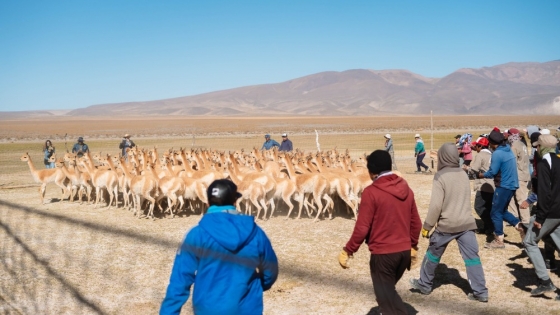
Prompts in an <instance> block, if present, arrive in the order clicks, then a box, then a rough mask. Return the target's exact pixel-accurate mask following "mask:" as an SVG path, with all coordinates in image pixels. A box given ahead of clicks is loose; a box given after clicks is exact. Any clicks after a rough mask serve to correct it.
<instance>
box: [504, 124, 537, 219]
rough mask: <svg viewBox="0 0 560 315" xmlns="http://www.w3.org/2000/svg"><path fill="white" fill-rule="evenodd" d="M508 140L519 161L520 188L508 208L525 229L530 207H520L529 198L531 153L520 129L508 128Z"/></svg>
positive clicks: (518, 176) (518, 177)
mask: <svg viewBox="0 0 560 315" xmlns="http://www.w3.org/2000/svg"><path fill="white" fill-rule="evenodd" d="M507 141H508V142H509V144H510V146H511V152H513V155H515V159H516V162H517V179H518V180H519V188H517V190H516V191H515V194H514V195H513V198H511V201H510V202H509V206H508V210H509V212H511V213H513V215H517V216H519V220H520V221H521V224H522V225H523V228H524V229H525V228H526V227H527V226H528V225H529V219H530V217H531V215H530V213H529V212H530V211H529V209H528V208H522V207H520V205H521V203H522V202H523V201H525V199H527V196H528V194H529V188H528V187H529V181H530V180H531V174H530V173H529V154H528V152H527V146H526V145H525V144H524V143H523V142H521V135H520V134H519V130H517V129H515V128H511V129H508V138H507Z"/></svg>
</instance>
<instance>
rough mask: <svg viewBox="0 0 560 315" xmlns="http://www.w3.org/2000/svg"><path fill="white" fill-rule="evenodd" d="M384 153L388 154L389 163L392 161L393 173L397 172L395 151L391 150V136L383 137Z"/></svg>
mask: <svg viewBox="0 0 560 315" xmlns="http://www.w3.org/2000/svg"><path fill="white" fill-rule="evenodd" d="M385 151H387V152H389V155H390V156H391V161H393V171H396V170H397V162H396V161H395V150H394V149H393V138H392V137H391V134H386V135H385Z"/></svg>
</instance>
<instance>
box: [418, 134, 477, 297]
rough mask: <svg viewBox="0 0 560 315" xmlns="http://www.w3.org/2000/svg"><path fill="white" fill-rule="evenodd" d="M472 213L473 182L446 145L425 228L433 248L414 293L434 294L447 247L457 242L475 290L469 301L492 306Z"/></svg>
mask: <svg viewBox="0 0 560 315" xmlns="http://www.w3.org/2000/svg"><path fill="white" fill-rule="evenodd" d="M471 211H472V210H471V193H470V183H469V178H468V177H467V174H466V173H465V172H464V171H463V170H462V169H461V168H460V167H459V152H458V150H457V147H456V146H455V145H454V144H453V143H450V142H449V143H444V144H443V145H442V146H441V148H440V149H439V151H438V170H437V173H436V174H435V176H434V181H433V185H432V196H431V199H430V206H429V209H428V215H427V216H426V219H425V220H424V224H423V226H422V236H423V237H425V238H429V239H430V245H429V247H428V250H427V251H426V255H425V256H424V260H423V261H422V266H421V269H420V278H419V279H414V278H412V279H410V285H411V287H412V289H414V290H418V291H420V293H422V294H425V295H427V294H430V293H431V291H432V286H433V279H434V276H435V272H436V267H437V266H438V264H439V262H440V259H441V257H442V256H443V253H444V252H445V249H446V248H447V245H448V244H449V243H450V242H451V241H453V240H456V241H457V243H458V245H459V251H460V252H461V256H462V257H463V260H464V262H465V266H466V268H467V278H468V280H469V284H470V285H471V288H472V290H473V293H469V294H468V296H467V297H468V299H469V300H474V301H480V302H488V288H487V287H486V280H485V277H484V270H483V269H482V263H481V261H480V256H479V254H478V243H477V241H476V235H475V233H474V230H476V222H475V220H474V217H473V216H472V214H471ZM434 227H435V230H434V232H433V233H432V235H431V236H430V235H429V233H430V231H431V230H432V229H433V228H434Z"/></svg>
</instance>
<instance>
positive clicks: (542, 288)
mask: <svg viewBox="0 0 560 315" xmlns="http://www.w3.org/2000/svg"><path fill="white" fill-rule="evenodd" d="M552 291H556V287H555V286H554V284H552V281H550V280H548V283H546V284H545V283H541V284H539V286H538V287H536V288H535V289H533V290H531V295H541V294H543V293H545V292H552Z"/></svg>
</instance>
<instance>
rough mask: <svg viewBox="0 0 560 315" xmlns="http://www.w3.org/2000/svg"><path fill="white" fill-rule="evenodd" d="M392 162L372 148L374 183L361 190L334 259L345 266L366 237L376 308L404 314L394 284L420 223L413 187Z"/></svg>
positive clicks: (407, 260)
mask: <svg viewBox="0 0 560 315" xmlns="http://www.w3.org/2000/svg"><path fill="white" fill-rule="evenodd" d="M391 164H392V162H391V156H390V155H389V153H388V152H387V151H384V150H376V151H374V152H373V153H371V154H370V155H369V156H368V157H367V168H368V172H369V176H370V178H371V179H372V180H373V183H372V184H371V185H369V186H368V187H366V188H365V189H364V191H363V194H362V202H361V203H360V209H359V212H358V219H357V220H356V224H355V226H354V230H353V232H352V236H351V237H350V240H349V241H348V243H346V246H345V247H344V248H343V249H342V251H341V252H340V254H339V257H338V262H339V264H340V265H341V266H342V268H344V269H346V268H348V267H349V258H351V257H352V255H353V254H354V253H355V252H357V251H358V249H359V248H360V245H361V244H362V243H363V242H364V241H366V242H367V244H368V248H369V251H370V253H371V257H370V262H369V267H370V273H371V280H372V282H373V290H374V292H375V298H376V300H377V303H378V305H379V311H380V312H381V313H383V314H408V313H407V310H406V307H405V305H404V303H403V301H402V299H401V297H400V296H399V294H398V293H397V291H396V290H395V285H396V284H397V282H398V281H399V279H400V278H401V277H402V275H403V273H404V271H405V269H409V270H410V266H411V262H413V261H414V260H415V258H416V251H417V250H418V247H417V246H418V238H419V234H420V228H421V224H422V223H421V222H420V216H419V214H418V209H417V208H416V202H415V201H414V193H413V192H412V189H410V187H409V186H408V184H407V182H406V181H405V180H404V179H403V178H401V177H399V176H397V175H396V174H393V172H392V171H391ZM411 259H412V261H411Z"/></svg>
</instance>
